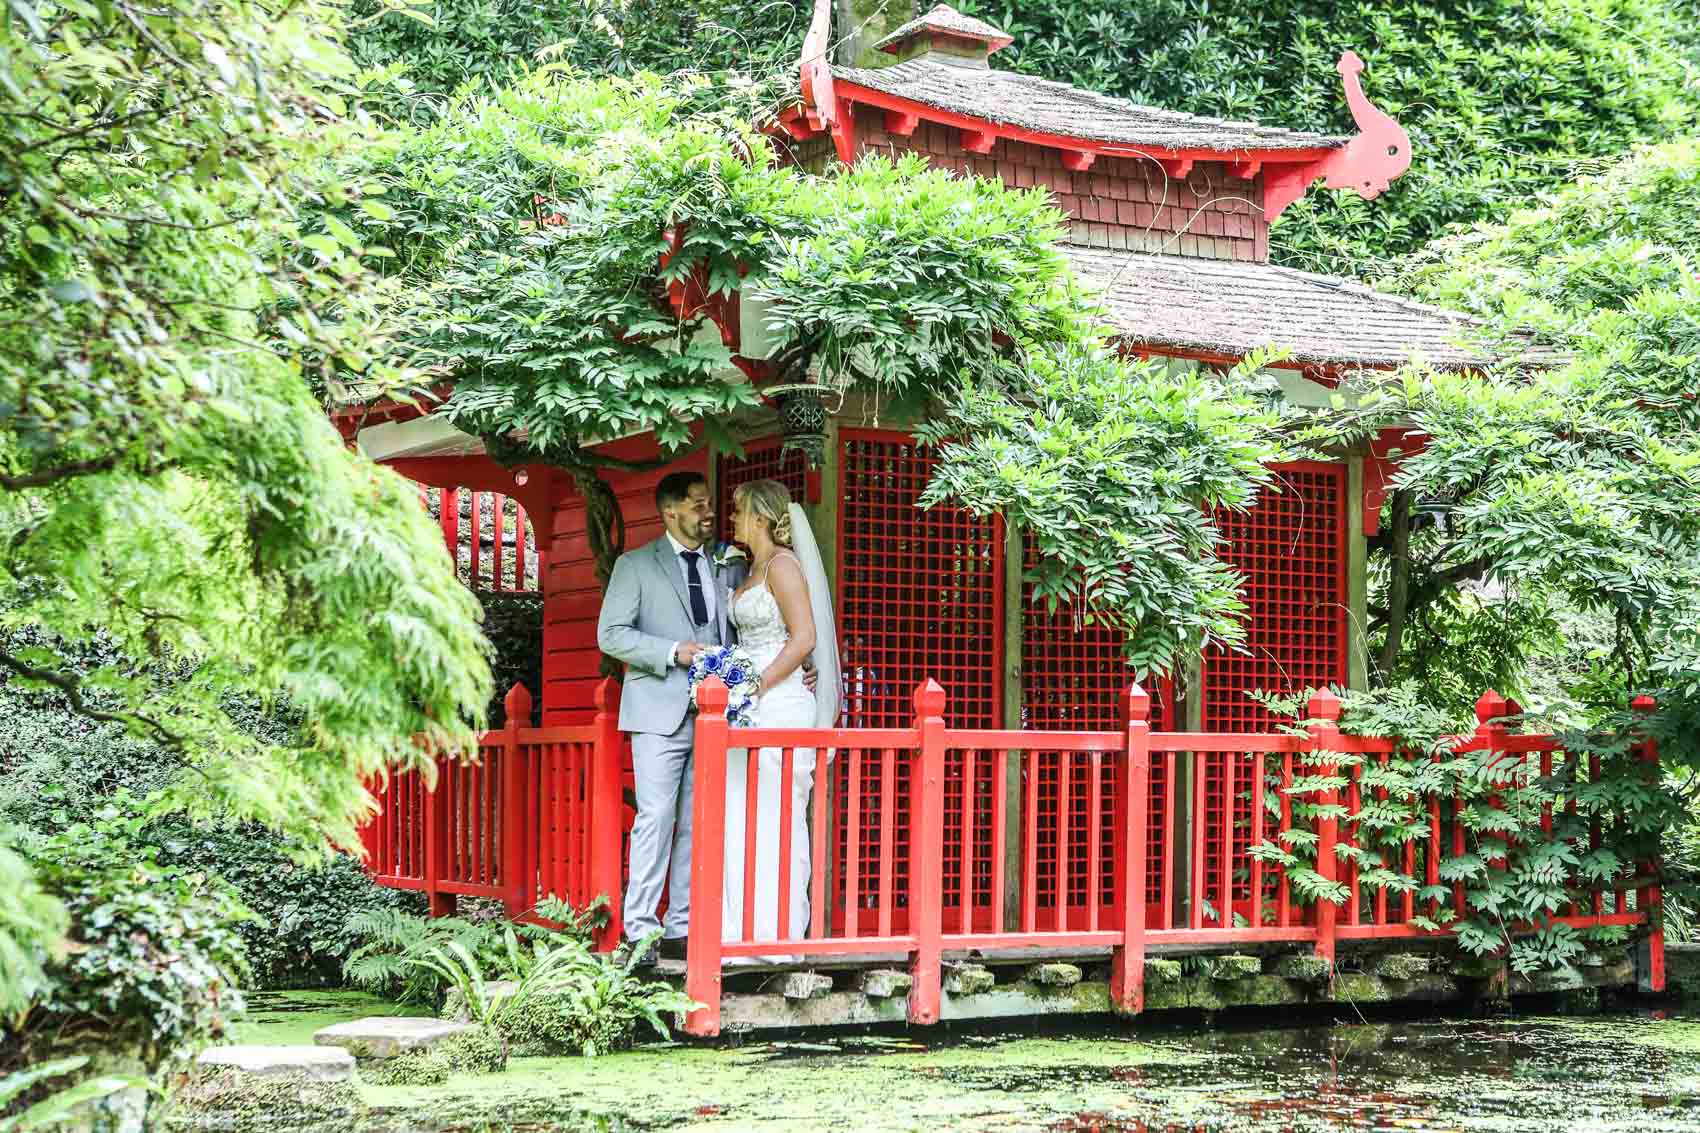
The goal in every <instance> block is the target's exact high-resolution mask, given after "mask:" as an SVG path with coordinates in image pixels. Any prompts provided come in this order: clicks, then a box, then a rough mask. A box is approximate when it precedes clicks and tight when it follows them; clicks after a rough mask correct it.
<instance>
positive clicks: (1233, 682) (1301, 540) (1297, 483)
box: [1193, 461, 1347, 924]
mask: <svg viewBox="0 0 1700 1133" xmlns="http://www.w3.org/2000/svg"><path fill="white" fill-rule="evenodd" d="M1274 472H1275V482H1274V484H1273V485H1272V486H1271V487H1269V488H1266V489H1265V490H1264V491H1263V492H1262V493H1261V494H1260V495H1259V496H1258V499H1257V503H1256V505H1255V506H1254V507H1252V508H1251V509H1250V510H1249V511H1245V512H1231V511H1222V512H1219V513H1218V514H1217V516H1216V522H1217V524H1218V525H1219V526H1220V528H1221V531H1222V534H1223V536H1224V537H1225V539H1226V540H1227V546H1226V548H1225V549H1224V552H1223V556H1222V557H1223V558H1224V559H1225V560H1226V561H1227V562H1229V563H1231V564H1232V565H1233V566H1234V567H1235V568H1236V569H1237V570H1238V571H1239V572H1240V575H1241V577H1242V579H1243V586H1242V590H1241V593H1242V596H1243V597H1244V600H1245V603H1246V607H1247V609H1246V620H1245V627H1246V640H1245V652H1239V651H1235V650H1228V649H1212V650H1209V651H1207V652H1206V654H1205V656H1204V664H1203V679H1202V681H1201V686H1202V688H1201V692H1202V696H1203V726H1204V730H1205V731H1207V732H1230V733H1233V732H1271V731H1275V730H1276V729H1277V727H1278V726H1279V725H1280V724H1281V723H1283V722H1284V721H1281V720H1278V719H1277V718H1276V717H1274V716H1273V715H1271V714H1270V713H1269V712H1268V711H1266V710H1265V709H1264V708H1263V707H1262V706H1261V705H1259V704H1258V703H1256V702H1255V701H1253V700H1252V699H1251V698H1250V696H1248V695H1247V694H1248V693H1250V692H1252V691H1254V690H1262V691H1265V692H1273V693H1291V692H1296V691H1298V690H1301V689H1304V688H1307V687H1313V686H1314V687H1320V686H1323V685H1328V684H1344V683H1345V681H1346V642H1347V637H1346V634H1347V620H1346V507H1347V500H1346V467H1345V466H1344V465H1342V464H1327V463H1320V462H1314V461H1306V462H1301V463H1293V464H1279V465H1275V466H1274ZM1200 758H1203V759H1204V760H1205V766H1204V774H1202V775H1200V776H1197V778H1196V780H1195V791H1196V795H1197V797H1196V798H1195V799H1194V801H1193V805H1194V810H1193V815H1194V818H1195V819H1196V818H1197V817H1198V816H1199V815H1202V816H1203V820H1204V822H1205V823H1206V831H1207V834H1206V837H1205V843H1204V847H1205V852H1204V854H1203V857H1202V860H1200V861H1198V862H1194V863H1193V867H1194V868H1193V883H1194V884H1193V892H1194V899H1195V900H1196V899H1198V898H1199V897H1200V896H1202V897H1203V899H1204V900H1206V901H1207V902H1208V903H1209V908H1210V910H1211V911H1212V912H1213V913H1214V915H1213V916H1210V917H1207V918H1206V923H1212V924H1215V923H1220V920H1221V917H1222V914H1223V912H1224V911H1225V906H1226V909H1228V910H1231V912H1232V914H1233V915H1234V916H1235V917H1241V918H1245V920H1246V923H1248V924H1255V923H1258V921H1259V920H1261V919H1262V918H1261V917H1260V916H1259V915H1258V913H1257V912H1256V911H1254V910H1253V908H1252V901H1251V892H1250V879H1249V877H1248V876H1243V875H1236V876H1235V878H1234V880H1233V882H1232V888H1233V893H1232V895H1231V897H1227V896H1226V895H1224V894H1223V893H1222V892H1220V890H1221V887H1222V886H1221V882H1220V881H1219V880H1216V879H1218V878H1219V876H1220V874H1219V867H1220V862H1221V854H1222V851H1223V844H1224V841H1225V840H1226V839H1225V838H1224V836H1223V834H1222V833H1221V831H1222V829H1223V821H1222V819H1223V809H1224V807H1226V806H1229V805H1231V806H1232V808H1233V812H1232V813H1233V821H1232V823H1231V831H1232V841H1233V850H1232V852H1233V853H1234V855H1235V858H1236V860H1237V858H1238V857H1239V855H1240V853H1241V850H1242V848H1243V847H1244V846H1245V844H1246V842H1247V841H1248V840H1249V838H1250V831H1251V778H1252V775H1251V766H1252V765H1251V763H1250V761H1249V757H1247V756H1243V755H1227V754H1218V755H1210V756H1204V757H1200ZM1227 759H1236V760H1239V762H1238V763H1237V764H1236V765H1235V768H1234V770H1235V774H1234V776H1233V782H1234V783H1235V784H1236V785H1237V787H1238V789H1236V790H1235V791H1234V797H1233V799H1232V800H1229V799H1227V798H1225V797H1224V795H1225V791H1224V790H1223V787H1224V784H1225V779H1226V776H1225V775H1224V765H1223V762H1222V761H1223V760H1227ZM1265 797H1276V796H1275V795H1274V794H1273V792H1268V791H1266V792H1265ZM1201 872H1202V876H1201ZM1265 876H1266V877H1268V878H1269V880H1270V883H1271V884H1273V883H1274V879H1275V871H1273V870H1270V871H1267V872H1266V874H1265ZM1225 898H1226V899H1225ZM1264 898H1265V900H1264V902H1260V905H1264V904H1266V903H1267V901H1268V894H1265V895H1264Z"/></svg>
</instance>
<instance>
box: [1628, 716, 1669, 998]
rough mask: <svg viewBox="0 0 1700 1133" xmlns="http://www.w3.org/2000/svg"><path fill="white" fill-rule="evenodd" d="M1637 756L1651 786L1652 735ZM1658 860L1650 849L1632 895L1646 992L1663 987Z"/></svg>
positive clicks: (1655, 773) (1654, 769)
mask: <svg viewBox="0 0 1700 1133" xmlns="http://www.w3.org/2000/svg"><path fill="white" fill-rule="evenodd" d="M1630 707H1631V708H1633V709H1634V710H1635V711H1637V712H1639V713H1641V714H1643V715H1650V714H1651V713H1652V711H1653V709H1654V708H1656V707H1658V705H1657V704H1656V703H1655V702H1654V700H1653V698H1652V697H1650V696H1638V697H1636V698H1635V699H1634V700H1633V701H1632V702H1631V703H1630ZM1640 756H1641V759H1643V760H1644V761H1646V762H1647V763H1648V764H1650V765H1651V769H1650V772H1649V774H1650V776H1651V778H1652V783H1653V785H1654V786H1655V787H1657V786H1658V782H1659V742H1658V741H1657V740H1655V739H1653V738H1652V737H1650V736H1649V737H1646V738H1645V739H1643V740H1642V741H1641V750H1640ZM1661 868H1662V863H1661V862H1660V861H1659V856H1658V854H1657V853H1654V854H1652V855H1650V856H1649V857H1648V859H1647V860H1646V861H1645V862H1644V863H1642V865H1641V870H1642V872H1643V873H1644V874H1645V875H1646V876H1647V878H1648V879H1649V881H1648V884H1646V885H1643V886H1642V887H1641V890H1640V892H1639V894H1637V896H1636V899H1635V907H1636V909H1637V910H1638V911H1639V912H1640V913H1641V914H1642V915H1643V916H1645V917H1646V918H1647V938H1646V940H1645V941H1643V942H1642V944H1641V948H1640V949H1639V955H1638V956H1637V957H1636V958H1637V959H1638V960H1639V961H1640V963H1639V964H1637V965H1636V967H1637V968H1638V969H1639V970H1638V971H1637V972H1636V983H1637V985H1638V986H1639V988H1640V990H1642V991H1647V992H1662V991H1664V990H1665V926H1664V924H1663V923H1662V921H1663V915H1664V908H1663V906H1664V891H1663V888H1662V887H1661V886H1660V885H1659V881H1658V878H1659V871H1660V869H1661Z"/></svg>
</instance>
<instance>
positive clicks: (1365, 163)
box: [1323, 51, 1411, 201]
mask: <svg viewBox="0 0 1700 1133" xmlns="http://www.w3.org/2000/svg"><path fill="white" fill-rule="evenodd" d="M1335 69H1336V70H1338V71H1339V72H1340V78H1341V79H1342V80H1343V81H1344V83H1345V86H1346V106H1347V107H1348V108H1349V109H1350V110H1351V112H1352V121H1353V122H1355V123H1357V126H1358V136H1357V137H1355V138H1353V139H1352V140H1351V141H1349V142H1347V143H1346V146H1345V148H1344V149H1342V150H1340V151H1339V153H1337V154H1335V155H1333V156H1332V157H1330V158H1329V159H1328V162H1327V165H1326V167H1325V172H1326V174H1327V177H1328V180H1326V181H1325V182H1323V184H1324V185H1325V186H1326V187H1327V188H1330V189H1351V190H1354V191H1355V192H1356V193H1357V194H1358V196H1360V197H1362V198H1363V199H1364V200H1366V201H1367V200H1371V199H1373V198H1375V197H1377V196H1379V195H1380V194H1382V193H1384V192H1386V191H1387V186H1389V185H1391V184H1392V183H1393V181H1394V180H1395V179H1396V178H1397V177H1398V176H1399V175H1400V174H1401V173H1403V172H1405V170H1407V169H1409V168H1410V167H1411V136H1410V135H1409V134H1407V133H1406V132H1405V127H1403V126H1401V125H1399V123H1397V122H1395V121H1394V120H1393V116H1392V115H1391V114H1388V113H1387V112H1386V111H1384V110H1382V109H1380V108H1379V107H1377V106H1376V105H1375V104H1374V103H1372V102H1371V101H1370V100H1369V99H1368V98H1367V97H1366V96H1365V95H1364V88H1363V87H1362V85H1360V84H1359V82H1358V73H1359V72H1360V71H1362V70H1363V69H1364V62H1363V60H1362V59H1359V58H1358V55H1357V52H1355V51H1348V52H1346V53H1345V54H1344V55H1342V56H1340V62H1339V63H1338V64H1337V65H1336V67H1335Z"/></svg>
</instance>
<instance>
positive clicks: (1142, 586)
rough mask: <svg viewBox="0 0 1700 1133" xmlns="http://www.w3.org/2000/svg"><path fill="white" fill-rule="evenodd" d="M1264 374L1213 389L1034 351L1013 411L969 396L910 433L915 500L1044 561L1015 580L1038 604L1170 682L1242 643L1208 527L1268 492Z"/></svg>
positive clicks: (1253, 367)
mask: <svg viewBox="0 0 1700 1133" xmlns="http://www.w3.org/2000/svg"><path fill="white" fill-rule="evenodd" d="M1265 361H1266V359H1265V358H1264V357H1262V356H1255V357H1252V358H1249V359H1247V360H1246V361H1245V362H1244V363H1243V364H1242V365H1240V366H1237V367H1235V368H1234V369H1233V370H1232V371H1231V372H1229V373H1227V374H1225V375H1220V376H1218V375H1216V374H1214V373H1211V372H1209V371H1206V370H1195V371H1190V372H1188V371H1184V370H1182V371H1179V372H1175V371H1172V370H1171V369H1170V368H1169V367H1168V366H1166V365H1165V364H1164V363H1163V362H1160V361H1135V360H1127V359H1123V358H1121V357H1119V356H1117V355H1116V354H1114V353H1112V352H1110V351H1091V352H1087V351H1075V352H1070V353H1064V354H1053V353H1049V352H1044V351H1035V352H1034V353H1032V354H1031V355H1030V356H1029V357H1028V358H1027V359H1025V363H1026V368H1027V373H1026V375H1025V382H1024V383H1023V385H1024V386H1025V387H1026V388H1022V387H1017V388H1018V389H1019V390H1020V393H1018V394H1017V395H1016V397H1012V396H1011V395H1010V394H1009V393H1007V392H1005V390H1004V389H999V388H994V387H987V386H980V387H970V388H967V389H965V390H963V392H962V393H961V395H960V397H959V400H958V401H957V402H955V403H954V404H951V405H949V406H947V407H946V408H945V410H944V411H943V412H942V413H940V414H939V415H938V416H936V417H935V418H934V419H933V420H931V421H929V422H928V423H927V424H926V425H925V426H924V427H923V428H922V429H921V430H920V435H921V436H923V437H925V438H927V439H930V440H932V441H934V442H936V443H938V444H939V445H940V446H941V447H940V456H941V464H940V467H939V470H938V472H937V473H936V474H935V476H934V479H933V481H932V483H931V484H930V485H928V488H927V492H926V494H925V495H924V496H923V501H922V502H923V504H928V503H933V502H939V501H943V500H945V499H947V498H954V499H958V500H963V501H967V502H969V503H970V506H971V507H972V508H973V510H975V511H979V512H981V513H982V514H985V513H989V512H992V511H996V512H998V513H1001V514H1002V515H1003V516H1004V517H1005V519H1006V520H1008V521H1010V522H1012V523H1015V524H1018V525H1019V526H1020V528H1021V529H1022V530H1023V531H1024V532H1027V533H1029V537H1030V540H1031V544H1032V546H1033V547H1034V549H1035V550H1036V551H1037V552H1038V553H1039V555H1040V556H1041V557H1040V559H1039V561H1038V563H1037V565H1036V566H1035V567H1033V568H1032V569H1031V570H1030V571H1029V572H1028V578H1029V580H1030V581H1031V582H1032V584H1033V587H1034V593H1035V595H1036V596H1038V597H1040V598H1043V599H1044V600H1045V601H1046V602H1048V603H1049V604H1050V605H1051V607H1052V609H1055V608H1056V607H1057V606H1058V605H1059V604H1067V605H1074V606H1090V607H1091V608H1092V609H1093V611H1094V612H1093V613H1089V614H1087V615H1085V620H1086V622H1087V623H1088V624H1090V623H1091V622H1093V621H1096V620H1105V621H1108V622H1109V623H1110V624H1112V625H1114V626H1115V627H1116V628H1117V629H1119V630H1121V631H1122V632H1123V634H1124V635H1125V640H1126V642H1127V653H1128V660H1129V662H1130V663H1131V664H1132V666H1133V667H1134V670H1135V673H1136V675H1138V676H1140V677H1143V676H1144V675H1145V674H1146V673H1149V672H1153V671H1155V672H1158V673H1166V672H1170V671H1172V670H1173V669H1174V667H1175V666H1176V664H1177V663H1178V662H1179V661H1180V660H1181V659H1182V657H1183V656H1185V655H1186V653H1188V652H1190V651H1194V650H1197V649H1198V648H1199V647H1200V646H1201V644H1202V643H1203V642H1205V641H1209V640H1215V641H1228V640H1234V639H1236V638H1237V637H1238V635H1239V632H1240V627H1239V623H1238V621H1237V618H1238V616H1239V615H1241V614H1242V613H1243V611H1244V604H1243V603H1242V602H1241V601H1240V600H1239V596H1238V576H1237V575H1236V574H1235V572H1234V571H1233V570H1232V569H1230V568H1229V567H1228V566H1227V565H1226V564H1224V563H1222V562H1221V561H1220V560H1218V559H1216V558H1215V555H1214V552H1215V550H1216V547H1217V545H1218V543H1219V542H1220V538H1221V537H1220V535H1219V534H1218V532H1217V528H1216V524H1215V522H1214V520H1213V518H1212V517H1213V515H1214V512H1215V509H1216V508H1219V507H1225V508H1234V509H1239V508H1244V507H1246V506H1247V505H1248V504H1249V503H1250V502H1251V500H1252V498H1253V496H1254V494H1255V493H1256V491H1257V490H1258V487H1259V485H1260V484H1263V485H1264V488H1263V490H1265V491H1269V490H1275V489H1273V488H1271V487H1270V486H1268V484H1267V481H1268V478H1269V474H1268V472H1267V470H1266V468H1265V462H1266V461H1267V460H1268V459H1269V457H1270V447H1269V442H1268V439H1267V438H1268V429H1269V425H1270V419H1269V418H1267V417H1265V416H1264V415H1263V413H1262V412H1261V410H1260V409H1259V408H1258V406H1257V403H1256V401H1255V400H1254V398H1253V391H1254V387H1255V385H1256V374H1257V371H1258V370H1259V369H1260V367H1261V366H1263V364H1264V363H1265ZM1011 384H1014V383H1011ZM1018 397H1019V398H1020V399H1019V400H1017V398H1018ZM954 438H961V439H954ZM1177 552H1178V553H1177Z"/></svg>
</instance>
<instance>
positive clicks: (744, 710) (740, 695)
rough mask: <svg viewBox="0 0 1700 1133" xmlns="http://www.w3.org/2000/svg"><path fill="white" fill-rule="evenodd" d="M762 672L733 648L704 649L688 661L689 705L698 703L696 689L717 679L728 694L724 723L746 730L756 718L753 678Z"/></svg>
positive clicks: (740, 651) (746, 654) (748, 656)
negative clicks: (712, 678)
mask: <svg viewBox="0 0 1700 1133" xmlns="http://www.w3.org/2000/svg"><path fill="white" fill-rule="evenodd" d="M759 676H761V671H760V670H759V669H757V668H756V663H755V662H754V661H752V660H750V655H749V654H748V653H745V652H744V651H743V650H742V649H739V648H738V647H737V646H735V645H717V646H715V647H714V648H712V649H704V650H703V651H702V652H701V653H698V654H697V655H696V660H694V661H692V662H691V669H690V677H689V679H690V683H691V704H692V705H693V706H694V705H695V704H696V702H697V686H698V685H700V684H702V682H703V681H705V680H707V679H708V678H709V677H719V678H720V679H721V680H722V681H724V682H725V683H726V691H727V692H729V693H731V695H730V696H729V697H728V698H727V700H726V722H727V723H729V724H731V725H732V726H733V727H734V728H747V727H749V726H750V725H751V724H753V723H755V718H756V678H757V677H759Z"/></svg>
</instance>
